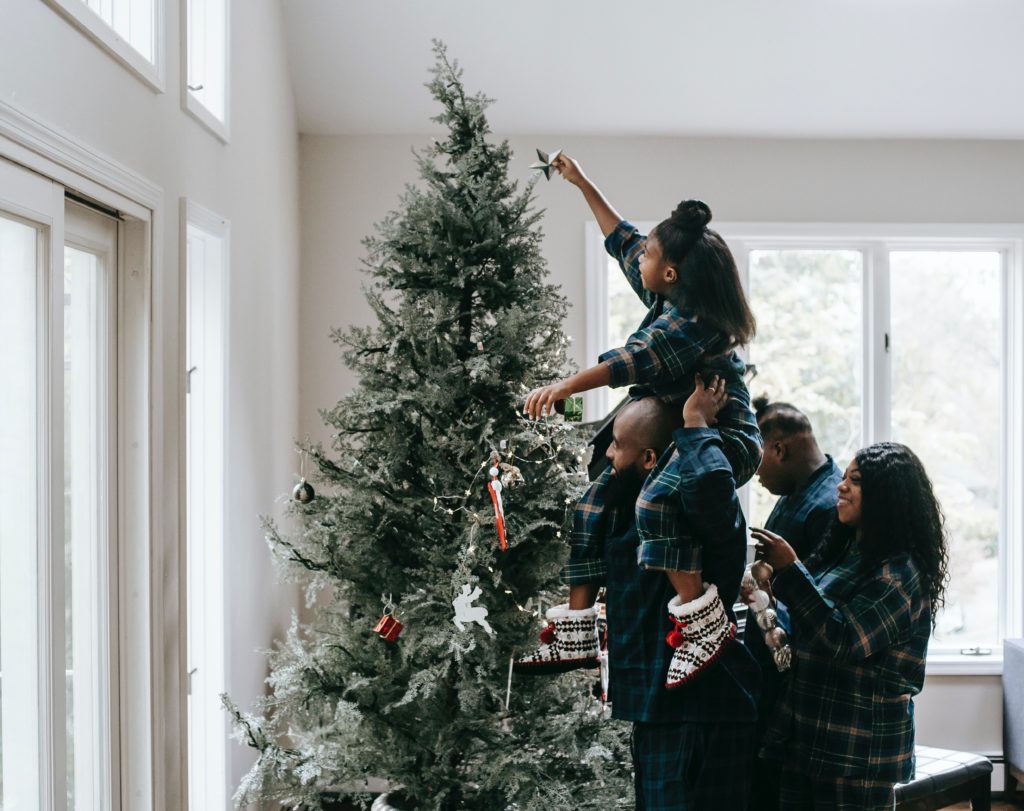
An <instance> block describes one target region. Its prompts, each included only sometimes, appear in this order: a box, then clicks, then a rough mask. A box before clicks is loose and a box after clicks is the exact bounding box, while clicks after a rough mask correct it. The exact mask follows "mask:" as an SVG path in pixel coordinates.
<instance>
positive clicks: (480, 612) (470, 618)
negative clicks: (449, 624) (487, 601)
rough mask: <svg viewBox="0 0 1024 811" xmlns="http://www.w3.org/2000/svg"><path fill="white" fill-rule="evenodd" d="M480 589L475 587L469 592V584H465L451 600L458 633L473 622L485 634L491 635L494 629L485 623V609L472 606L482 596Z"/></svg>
mask: <svg viewBox="0 0 1024 811" xmlns="http://www.w3.org/2000/svg"><path fill="white" fill-rule="evenodd" d="M482 593H483V592H482V591H480V587H479V586H477V587H476V588H474V589H473V590H472V592H471V591H470V584H469V583H466V584H465V585H464V586H463V587H462V591H461V592H459V594H458V595H457V596H456V597H455V599H454V600H452V608H454V609H455V619H454V620H453V621H454V623H455V627H456V628H458V629H459V630H460V631H465V630H466V625H468V624H469V623H471V622H475V623H476V624H477V625H479V626H480V627H481V628H483V629H484V630H485V631H487V633H489V634H491V635H493V634H494V629H493V628H492V627H491V624H490V623H489V622H488V621H487V609H486V608H485V607H484V606H482V605H473V602H474V601H475V600H476V599H477V598H478V597H479V596H480V595H481V594H482Z"/></svg>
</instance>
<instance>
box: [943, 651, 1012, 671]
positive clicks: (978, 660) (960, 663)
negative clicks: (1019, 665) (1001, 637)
mask: <svg viewBox="0 0 1024 811" xmlns="http://www.w3.org/2000/svg"><path fill="white" fill-rule="evenodd" d="M925 675H926V676H1001V675H1003V656H1002V652H1001V649H1000V651H999V652H998V653H997V652H993V653H992V655H991V656H964V655H963V654H961V653H933V654H930V655H929V656H928V660H927V662H925Z"/></svg>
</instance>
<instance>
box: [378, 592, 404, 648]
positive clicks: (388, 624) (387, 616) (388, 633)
mask: <svg viewBox="0 0 1024 811" xmlns="http://www.w3.org/2000/svg"><path fill="white" fill-rule="evenodd" d="M381 601H382V602H383V603H384V616H382V617H381V618H380V619H379V620H377V624H376V625H374V626H373V630H374V631H375V632H376V633H378V634H379V635H380V638H381V639H386V640H388V642H394V641H395V640H396V639H398V635H399V634H400V633H402V629H403V628H404V627H405V626H404V625H402V623H401V622H399V620H398V617H396V616H395V604H394V603H393V602H391V595H390V594H389V595H388V596H387V597H385V596H384V595H383V594H382V595H381Z"/></svg>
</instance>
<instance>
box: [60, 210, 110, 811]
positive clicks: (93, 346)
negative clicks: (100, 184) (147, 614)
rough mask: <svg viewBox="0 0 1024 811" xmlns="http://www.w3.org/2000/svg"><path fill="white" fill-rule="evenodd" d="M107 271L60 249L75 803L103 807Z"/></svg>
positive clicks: (84, 254) (70, 787) (82, 254)
mask: <svg viewBox="0 0 1024 811" xmlns="http://www.w3.org/2000/svg"><path fill="white" fill-rule="evenodd" d="M111 227H112V226H111ZM103 271H104V267H103V263H102V260H101V257H99V256H97V255H96V254H93V253H91V252H88V251H85V250H81V249H79V248H74V247H70V246H68V247H65V249H64V517H65V522H64V577H65V595H64V622H65V629H64V633H65V636H64V639H65V646H64V655H65V673H66V683H67V708H66V714H67V716H66V730H67V776H68V782H67V793H68V808H71V809H75V808H78V809H86V808H96V807H103V803H102V799H101V798H102V797H103V794H104V793H105V792H104V789H105V785H106V780H105V775H106V769H107V758H106V756H105V754H106V751H107V744H106V741H107V734H106V727H107V725H106V718H107V716H108V713H109V709H108V702H107V700H106V699H107V666H106V651H107V650H108V640H107V632H106V628H107V612H106V603H107V601H106V594H107V592H108V588H109V586H108V582H109V578H108V575H107V551H108V545H107V543H106V536H107V527H106V524H107V515H106V509H105V505H106V503H107V481H106V457H107V454H106V446H105V443H106V429H105V425H106V396H105V392H106V380H107V369H106V366H107V364H106V358H105V353H104V347H105V346H106V341H105V335H106V332H107V330H106V323H105V308H104V302H103V295H102V291H103V290H104V284H103Z"/></svg>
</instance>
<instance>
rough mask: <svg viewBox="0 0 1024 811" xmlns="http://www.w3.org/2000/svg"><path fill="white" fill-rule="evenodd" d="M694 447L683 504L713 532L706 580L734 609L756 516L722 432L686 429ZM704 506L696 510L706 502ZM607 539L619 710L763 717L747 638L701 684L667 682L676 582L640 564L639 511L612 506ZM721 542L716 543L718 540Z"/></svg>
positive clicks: (654, 716)
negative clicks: (745, 503)
mask: <svg viewBox="0 0 1024 811" xmlns="http://www.w3.org/2000/svg"><path fill="white" fill-rule="evenodd" d="M676 442H677V444H680V446H681V447H685V453H684V456H685V458H686V459H687V460H689V461H688V462H686V465H685V466H686V473H685V474H684V477H685V480H686V481H687V482H688V483H689V485H692V486H689V485H688V486H684V487H683V488H681V493H682V497H683V498H684V499H685V500H687V501H693V502H694V503H693V504H687V505H686V506H685V507H684V510H683V512H684V513H685V515H686V516H687V520H690V521H692V522H693V526H692V530H693V532H694V534H695V535H697V536H698V537H700V538H701V539H702V540H703V539H704V538H707V540H708V541H709V543H706V544H705V555H704V579H705V580H706V581H708V582H711V583H715V584H716V585H717V586H718V589H719V594H720V595H721V597H722V601H723V602H724V603H725V605H726V607H727V609H728V611H729V612H730V615H731V613H732V605H733V603H734V602H735V601H736V597H737V595H738V594H739V584H740V578H741V577H742V574H743V565H744V560H745V556H746V523H745V522H744V519H743V512H742V510H741V509H740V505H739V500H738V499H737V497H736V486H735V481H734V480H733V478H732V468H731V466H730V465H729V462H728V460H727V459H726V458H725V454H724V453H723V452H722V439H721V437H720V436H719V435H718V432H717V431H714V430H711V429H706V428H705V429H702V428H690V429H682V430H679V431H677V432H676ZM698 502H699V504H700V505H701V509H696V506H697V503H698ZM609 512H610V513H611V516H610V521H611V531H610V533H609V536H608V539H607V543H606V544H605V560H606V565H607V579H606V581H605V582H606V586H607V592H606V593H607V601H608V603H607V609H608V654H609V657H608V658H609V665H610V676H611V678H610V681H609V698H610V699H611V703H612V715H613V717H615V718H618V719H621V720H625V721H644V722H648V723H679V722H683V721H689V722H701V723H715V722H722V723H726V722H731V723H750V724H752V723H753V721H754V718H755V717H756V712H757V710H756V699H757V692H758V685H759V682H760V673H759V672H758V667H757V664H756V662H754V660H753V657H751V655H750V653H749V652H748V651H747V650H746V648H745V647H743V646H742V645H738V644H733V645H729V646H727V648H726V650H725V651H724V652H723V654H722V656H721V658H720V660H719V661H720V663H721V666H720V667H719V666H717V665H716V666H715V667H714V668H713V669H712V670H709V671H708V672H707V673H706V674H704V675H703V676H701V678H699V679H697V680H696V681H695V682H694V683H693V684H691V685H687V686H686V687H684V688H677V689H675V690H667V689H666V688H665V676H666V674H667V673H668V665H669V661H670V660H671V659H672V653H673V649H672V648H670V647H669V646H668V644H667V643H666V642H665V636H666V634H668V632H669V631H670V630H671V629H672V627H673V626H672V623H671V621H670V620H669V618H668V611H667V605H668V602H669V600H671V599H672V597H674V596H675V589H673V588H672V585H671V584H670V583H669V581H668V577H667V576H666V575H665V573H664V572H657V571H651V570H644V569H641V568H639V567H638V566H637V563H636V549H637V545H638V544H639V542H640V538H639V535H638V533H637V529H636V519H635V511H634V510H631V509H629V508H628V507H625V508H622V509H619V510H611V511H609ZM711 541H713V542H711Z"/></svg>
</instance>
